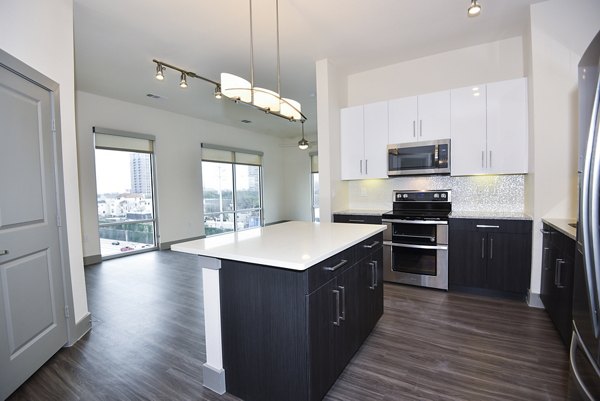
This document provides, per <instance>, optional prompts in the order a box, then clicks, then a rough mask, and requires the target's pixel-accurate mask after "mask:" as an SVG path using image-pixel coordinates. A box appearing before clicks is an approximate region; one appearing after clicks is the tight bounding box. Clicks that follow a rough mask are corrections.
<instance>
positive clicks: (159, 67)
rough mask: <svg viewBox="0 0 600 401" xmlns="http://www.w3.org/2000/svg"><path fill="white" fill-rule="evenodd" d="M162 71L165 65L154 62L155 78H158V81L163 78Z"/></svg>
mask: <svg viewBox="0 0 600 401" xmlns="http://www.w3.org/2000/svg"><path fill="white" fill-rule="evenodd" d="M164 71H165V67H163V66H162V64H160V63H156V79H158V80H159V81H162V80H163V79H165V75H164Z"/></svg>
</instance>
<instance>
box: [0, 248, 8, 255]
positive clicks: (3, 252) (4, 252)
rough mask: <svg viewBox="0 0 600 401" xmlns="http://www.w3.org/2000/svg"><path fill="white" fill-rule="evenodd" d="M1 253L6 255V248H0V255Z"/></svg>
mask: <svg viewBox="0 0 600 401" xmlns="http://www.w3.org/2000/svg"><path fill="white" fill-rule="evenodd" d="M2 255H8V249H2V250H0V256H2Z"/></svg>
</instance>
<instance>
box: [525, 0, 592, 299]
mask: <svg viewBox="0 0 600 401" xmlns="http://www.w3.org/2000/svg"><path fill="white" fill-rule="evenodd" d="M530 13H531V25H530V26H531V32H530V34H529V39H530V43H529V44H528V45H527V47H528V48H530V49H531V56H530V59H529V60H528V63H530V65H528V69H529V70H530V71H531V72H530V74H531V76H532V79H531V82H530V88H531V90H530V97H531V102H532V104H531V108H530V110H531V111H532V113H531V114H532V120H533V121H532V128H533V130H532V132H531V134H532V141H533V146H532V147H531V151H530V162H531V163H532V167H533V169H532V174H530V176H529V177H528V183H527V185H528V197H527V199H528V200H527V202H528V204H527V207H528V209H529V210H530V211H531V213H532V214H533V217H534V231H533V232H534V239H533V261H532V275H531V291H532V292H533V293H539V292H540V281H541V250H542V236H541V234H540V232H539V230H538V228H541V225H542V223H541V218H542V217H559V218H573V219H575V218H576V217H577V154H578V153H577V146H578V143H577V140H578V139H577V138H578V129H577V113H578V109H577V103H578V99H577V96H578V95H577V63H578V62H579V59H580V57H581V55H582V54H583V51H584V50H585V49H586V47H587V45H588V44H589V42H590V41H591V40H592V38H593V37H594V36H595V35H596V33H597V32H598V30H599V29H600V2H599V1H597V0H580V1H577V7H573V1H569V0H549V1H546V2H542V3H537V4H534V5H532V6H531V9H530Z"/></svg>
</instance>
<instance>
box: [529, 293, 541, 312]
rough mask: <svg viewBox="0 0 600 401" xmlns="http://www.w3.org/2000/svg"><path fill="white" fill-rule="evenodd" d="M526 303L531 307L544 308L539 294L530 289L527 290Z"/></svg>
mask: <svg viewBox="0 0 600 401" xmlns="http://www.w3.org/2000/svg"><path fill="white" fill-rule="evenodd" d="M527 305H529V306H530V307H532V308H539V309H545V308H544V303H543V302H542V298H541V297H540V294H536V293H535V292H531V290H529V291H528V292H527Z"/></svg>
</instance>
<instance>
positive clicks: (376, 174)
mask: <svg viewBox="0 0 600 401" xmlns="http://www.w3.org/2000/svg"><path fill="white" fill-rule="evenodd" d="M340 119H341V120H340V125H341V126H340V128H341V138H340V141H341V155H340V157H341V176H342V180H357V179H367V178H387V147H386V146H387V138H388V104H387V102H379V103H371V104H367V105H364V106H355V107H348V108H344V109H342V110H341V112H340Z"/></svg>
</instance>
